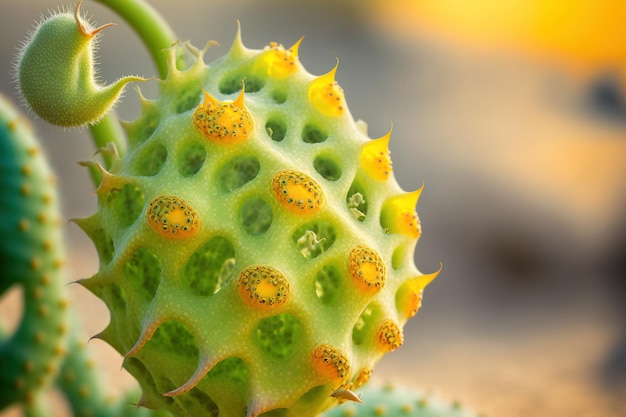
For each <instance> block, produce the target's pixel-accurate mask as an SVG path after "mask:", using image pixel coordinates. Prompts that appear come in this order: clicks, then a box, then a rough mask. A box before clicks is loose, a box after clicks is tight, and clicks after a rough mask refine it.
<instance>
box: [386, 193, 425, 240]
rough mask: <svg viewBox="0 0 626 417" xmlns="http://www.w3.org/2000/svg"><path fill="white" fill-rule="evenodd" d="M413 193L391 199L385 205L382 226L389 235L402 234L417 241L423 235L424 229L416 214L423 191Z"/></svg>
mask: <svg viewBox="0 0 626 417" xmlns="http://www.w3.org/2000/svg"><path fill="white" fill-rule="evenodd" d="M423 188H424V187H423V186H422V187H420V188H419V189H418V190H416V191H413V192H411V193H406V194H402V195H399V196H395V197H391V198H389V199H388V200H387V201H385V203H384V204H383V207H382V210H381V214H380V224H381V225H382V226H383V227H384V228H385V230H386V231H387V232H388V233H395V234H402V235H405V236H409V237H412V238H414V239H417V238H419V237H420V235H421V234H422V227H421V225H420V221H419V218H418V217H417V213H416V212H415V206H416V205H417V200H418V199H419V196H420V194H421V193H422V189H423Z"/></svg>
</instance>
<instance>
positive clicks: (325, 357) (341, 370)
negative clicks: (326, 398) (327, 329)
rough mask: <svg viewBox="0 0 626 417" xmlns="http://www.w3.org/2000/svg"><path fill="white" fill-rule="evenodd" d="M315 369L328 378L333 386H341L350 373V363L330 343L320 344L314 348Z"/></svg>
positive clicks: (313, 360) (313, 363) (313, 361)
mask: <svg viewBox="0 0 626 417" xmlns="http://www.w3.org/2000/svg"><path fill="white" fill-rule="evenodd" d="M311 363H312V365H313V369H315V371H316V372H317V373H318V374H319V375H320V376H322V377H324V378H326V379H328V380H329V381H330V382H331V383H332V384H333V387H338V386H340V385H341V384H342V383H343V382H344V381H345V379H346V378H347V377H348V376H349V374H350V364H349V362H348V359H347V358H346V356H345V355H344V354H343V353H342V352H341V351H339V350H338V349H335V348H334V347H332V346H329V345H325V344H324V345H319V346H318V347H316V348H315V349H314V350H313V356H312V361H311Z"/></svg>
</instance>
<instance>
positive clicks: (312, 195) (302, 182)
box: [272, 170, 325, 214]
mask: <svg viewBox="0 0 626 417" xmlns="http://www.w3.org/2000/svg"><path fill="white" fill-rule="evenodd" d="M272 190H273V191H274V193H275V194H276V198H277V199H278V202H279V203H280V205H281V206H283V207H285V208H286V209H288V210H290V211H292V212H294V213H301V214H314V213H317V212H318V211H320V210H321V209H322V207H324V202H325V199H324V192H323V191H322V187H320V185H319V184H318V183H317V182H316V181H315V180H314V179H313V178H311V177H309V176H308V175H306V174H304V173H302V172H299V171H292V170H287V171H280V172H279V173H277V174H276V175H274V178H272Z"/></svg>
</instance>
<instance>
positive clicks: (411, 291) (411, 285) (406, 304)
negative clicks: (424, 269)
mask: <svg viewBox="0 0 626 417" xmlns="http://www.w3.org/2000/svg"><path fill="white" fill-rule="evenodd" d="M439 272H441V267H440V268H439V270H438V271H436V272H434V273H432V274H424V275H420V276H419V277H416V278H411V279H409V280H408V281H406V282H405V283H404V284H402V285H401V286H400V288H398V292H396V308H397V309H398V312H399V313H400V314H401V315H402V317H404V318H405V319H410V318H411V317H413V316H415V315H416V314H417V312H418V311H419V309H420V307H421V306H422V294H423V293H424V288H426V286H427V285H428V284H430V283H431V282H432V281H433V280H434V279H435V278H437V275H439Z"/></svg>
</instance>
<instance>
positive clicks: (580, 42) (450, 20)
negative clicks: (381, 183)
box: [0, 0, 626, 417]
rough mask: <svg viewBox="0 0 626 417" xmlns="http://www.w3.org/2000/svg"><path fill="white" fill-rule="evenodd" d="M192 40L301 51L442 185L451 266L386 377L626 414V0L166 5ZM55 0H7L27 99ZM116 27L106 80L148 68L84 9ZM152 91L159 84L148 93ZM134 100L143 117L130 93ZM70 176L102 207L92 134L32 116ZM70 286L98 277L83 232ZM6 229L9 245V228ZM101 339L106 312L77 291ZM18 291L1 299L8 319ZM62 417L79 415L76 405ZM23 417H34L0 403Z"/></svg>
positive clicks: (544, 410)
mask: <svg viewBox="0 0 626 417" xmlns="http://www.w3.org/2000/svg"><path fill="white" fill-rule="evenodd" d="M151 3H152V4H153V5H154V7H155V8H157V9H158V10H159V11H160V12H162V13H163V14H164V16H166V18H167V19H168V20H169V22H170V23H171V25H172V26H173V28H174V29H175V31H176V32H177V34H178V36H179V37H180V38H181V39H190V40H191V41H192V43H194V44H195V45H197V46H202V45H203V44H204V43H205V42H206V41H208V40H216V41H218V42H219V43H220V44H221V45H222V46H221V47H215V48H211V49H210V51H209V52H208V58H207V60H211V59H215V58H217V57H219V56H221V55H222V54H224V53H225V52H226V51H227V50H228V47H229V46H230V43H231V42H232V39H233V37H234V35H235V31H236V20H237V19H239V21H240V22H241V25H242V28H243V29H242V32H243V39H244V43H245V44H246V45H247V46H248V47H251V48H262V47H263V46H265V45H266V44H268V43H269V42H270V41H276V42H279V43H282V44H284V45H285V46H290V45H292V44H293V43H295V41H297V40H298V39H299V38H300V37H301V36H302V35H305V40H304V42H303V44H302V45H301V48H300V58H301V61H302V63H303V64H304V65H305V67H306V68H307V69H308V70H309V71H310V72H312V73H314V74H320V75H321V74H323V73H326V72H327V71H328V70H330V69H331V68H332V67H333V66H334V64H335V62H336V61H335V58H336V57H339V59H340V63H339V70H338V73H337V80H338V81H339V83H340V84H341V86H342V87H343V88H344V91H345V93H346V97H347V101H348V105H349V108H350V111H351V113H352V115H353V116H354V117H355V118H356V119H363V120H365V121H366V122H367V123H368V125H369V133H370V136H371V137H379V136H382V135H383V134H384V133H386V132H387V130H388V129H389V127H390V124H391V122H393V135H392V141H391V154H392V158H393V160H394V170H395V175H396V178H397V179H398V181H399V182H400V184H401V185H402V186H403V187H404V188H405V189H407V190H412V189H415V188H416V187H418V186H419V185H421V183H422V182H424V184H425V189H424V192H423V194H422V197H421V199H420V202H419V205H418V213H419V215H420V218H421V220H422V226H423V235H422V237H421V240H420V242H419V244H418V246H417V250H416V253H415V257H416V263H417V265H418V267H419V269H420V270H422V271H423V272H433V271H435V270H436V269H437V268H438V267H439V263H440V262H443V271H442V273H441V274H440V276H439V278H438V279H437V280H436V281H435V282H434V283H433V284H431V286H429V287H428V288H427V290H426V292H425V298H424V307H423V309H422V310H421V311H420V313H419V314H418V315H417V317H416V318H414V319H412V320H411V321H410V322H409V324H408V325H407V328H406V338H405V344H404V346H403V347H402V348H400V349H399V350H398V351H397V352H394V353H393V354H391V355H388V356H387V357H386V358H384V359H383V361H382V362H381V364H380V365H379V367H378V368H377V369H376V371H375V373H374V377H375V378H376V379H378V380H379V381H388V380H394V381H396V382H399V383H402V384H403V385H408V386H412V387H416V388H419V389H423V390H426V391H429V392H432V393H434V394H436V395H439V396H441V397H443V398H446V399H449V400H458V401H461V402H462V403H463V404H466V405H468V406H469V407H472V408H474V409H475V410H477V411H480V412H484V413H486V414H487V415H488V416H494V417H495V416H500V417H505V416H513V417H516V416H520V417H521V416H528V415H532V416H534V417H544V416H545V417H561V416H563V417H565V416H567V417H571V416H581V417H593V416H602V417H620V416H621V417H623V416H626V400H625V399H624V398H626V261H625V258H626V210H625V209H624V208H625V207H626V206H625V203H626V42H625V41H624V40H625V39H626V23H625V22H626V3H624V2H623V1H617V0H615V1H613V0H596V1H593V0H500V1H497V0H492V1H489V0H473V1H464V0H386V1H378V0H354V1H351V0H297V1H296V0H292V1H288V0H257V1H253V0H210V1H208V0H202V1H198V0H177V1H175V2H174V1H167V0H153V1H152V2H151ZM60 4H63V3H59V2H57V1H56V0H53V1H50V0H29V1H27V2H26V1H22V2H17V1H8V0H4V1H2V2H1V3H0V58H1V59H0V92H1V93H3V94H6V95H8V96H12V97H14V98H15V99H16V100H17V96H16V94H15V85H14V84H13V83H12V78H11V75H10V73H11V70H12V61H13V57H14V55H15V51H16V48H17V46H18V45H19V44H20V42H21V41H22V40H23V39H24V37H25V34H26V32H27V30H28V29H30V28H32V27H33V23H34V22H35V21H36V20H37V19H38V18H39V16H40V15H41V14H42V13H45V12H46V11H47V10H49V9H53V10H54V9H56V8H57V6H58V5H60ZM83 11H87V12H89V14H92V15H93V16H94V19H95V21H96V22H97V23H99V24H104V23H108V22H110V21H114V22H118V23H120V25H119V26H117V27H114V28H110V29H107V30H106V31H105V32H104V36H103V37H102V41H101V43H100V49H99V56H100V57H99V62H100V76H101V78H102V79H103V80H105V81H108V82H110V81H113V80H115V79H116V78H117V77H119V76H122V75H126V74H140V75H146V76H150V75H153V74H155V69H154V68H153V66H152V64H151V63H150V60H149V57H148V55H147V53H146V52H145V51H144V50H143V48H142V46H141V44H140V43H139V41H138V39H137V38H136V37H135V35H134V34H133V33H132V32H131V30H130V29H129V28H128V27H127V26H125V25H124V23H123V22H122V21H121V19H120V18H118V17H116V16H114V15H112V14H111V13H110V12H109V11H108V10H107V9H106V8H104V7H103V6H101V5H100V4H97V3H94V2H91V1H85V4H84V5H83ZM141 88H142V91H143V92H144V94H145V95H146V96H148V97H154V95H155V94H156V82H155V81H151V82H149V83H146V84H145V85H142V87H141ZM117 111H118V112H119V113H120V114H122V115H123V117H124V118H125V119H129V120H132V119H134V118H135V117H137V115H138V112H139V105H138V100H137V95H136V93H135V92H134V91H133V90H132V89H129V90H128V91H127V93H126V97H125V98H124V100H123V102H122V103H121V104H120V105H118V107H117ZM34 124H35V128H36V130H37V131H38V132H39V134H40V135H41V136H43V137H44V138H45V144H44V145H45V148H47V149H48V150H49V153H50V155H51V158H52V164H53V166H54V168H55V169H56V172H57V174H58V177H59V184H60V186H61V192H62V197H63V206H64V213H65V216H66V218H72V217H81V216H86V215H89V214H91V213H92V212H93V211H94V210H95V196H94V194H93V188H92V185H91V184H90V180H89V177H88V175H87V173H86V172H85V170H84V168H82V167H80V166H78V165H77V163H76V162H77V161H80V160H85V159H89V158H91V156H92V155H93V152H94V149H93V147H92V145H91V143H90V141H89V138H88V132H87V130H86V129H82V130H81V129H78V130H69V131H68V130H62V129H58V128H53V127H50V126H47V125H45V124H42V123H39V122H37V121H35V122H34ZM66 229H67V235H68V238H69V251H70V254H71V255H70V259H69V261H70V262H69V267H70V268H69V270H70V274H69V275H70V276H69V277H68V281H73V280H76V279H78V278H81V277H86V276H89V275H91V274H93V273H94V272H95V271H96V270H97V259H96V253H95V251H94V250H93V249H92V247H91V243H90V242H89V241H88V239H87V238H85V237H84V236H83V235H82V233H81V232H80V231H79V230H78V228H77V227H75V226H74V225H72V224H68V225H67V227H66ZM3 238H6V237H3ZM68 290H69V291H70V292H71V295H72V299H73V301H74V304H75V305H76V307H77V309H78V311H79V314H80V315H81V319H82V321H83V322H84V324H85V328H86V330H85V334H86V336H91V335H93V334H95V333H97V332H98V331H100V330H101V329H103V328H104V326H105V325H106V323H107V320H108V312H107V310H106V308H105V307H104V306H103V305H102V304H101V303H100V302H99V300H97V299H96V298H95V297H93V296H92V295H91V294H89V293H87V292H85V291H83V290H81V289H80V288H77V286H69V287H68ZM17 292H18V290H15V291H13V292H12V293H10V294H8V295H7V296H5V297H4V298H2V299H0V317H1V318H2V319H3V320H4V321H8V322H9V324H10V325H11V323H13V325H14V323H15V322H16V321H17V319H18V317H19V312H20V305H19V294H18V293H17ZM89 349H90V350H91V351H92V352H93V354H94V356H95V357H96V358H97V361H98V363H99V366H101V367H102V369H103V371H104V373H105V377H106V380H107V381H108V383H107V387H108V389H109V390H110V391H111V393H112V394H116V393H119V392H121V390H122V389H125V388H126V387H128V386H131V385H132V384H133V381H132V380H131V379H130V377H128V376H127V375H126V374H124V372H122V371H119V367H120V365H121V359H120V357H119V356H118V355H117V354H116V353H115V352H114V351H113V350H112V349H111V348H109V347H108V346H107V345H105V344H104V343H102V342H100V341H97V340H95V341H92V342H91V343H90V344H89ZM55 413H56V414H55V415H58V416H63V415H64V413H65V411H63V404H59V410H57V411H56V412H55ZM1 415H2V416H3V417H5V416H6V417H8V416H11V417H12V416H16V415H19V414H18V413H17V410H14V409H13V410H8V411H5V412H4V413H1Z"/></svg>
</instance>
